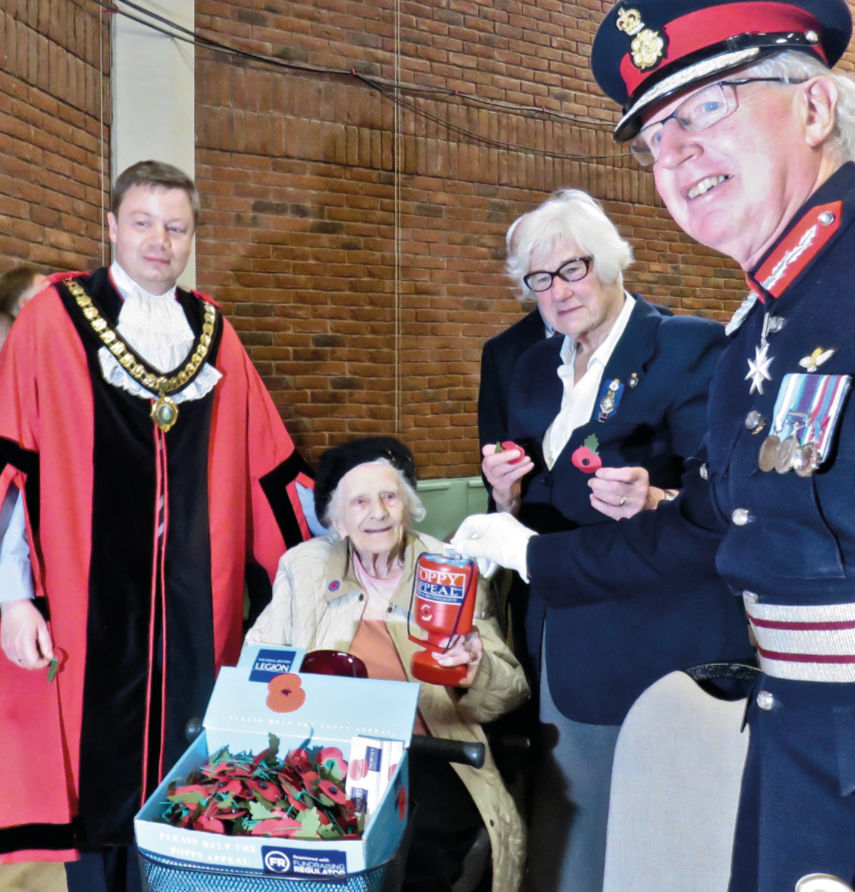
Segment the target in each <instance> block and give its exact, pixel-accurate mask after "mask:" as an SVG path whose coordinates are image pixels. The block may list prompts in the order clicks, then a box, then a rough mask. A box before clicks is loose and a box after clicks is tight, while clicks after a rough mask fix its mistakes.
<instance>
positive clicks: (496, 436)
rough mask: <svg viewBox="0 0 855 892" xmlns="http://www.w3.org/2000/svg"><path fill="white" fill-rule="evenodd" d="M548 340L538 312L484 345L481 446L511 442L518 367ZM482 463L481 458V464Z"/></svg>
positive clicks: (479, 389)
mask: <svg viewBox="0 0 855 892" xmlns="http://www.w3.org/2000/svg"><path fill="white" fill-rule="evenodd" d="M545 338H546V326H545V325H544V324H543V317H542V316H541V315H540V310H538V309H537V308H535V309H534V310H532V312H530V313H529V314H528V315H526V316H523V317H522V319H520V320H518V321H517V322H515V323H514V324H513V325H512V326H511V327H510V328H506V329H505V330H504V331H503V332H501V333H500V334H497V335H495V336H494V337H492V338H490V339H489V340H488V341H487V342H486V343H485V344H484V349H483V350H482V351H481V383H480V386H479V388H478V439H479V441H480V444H481V446H484V444H485V443H496V442H501V441H502V440H506V439H507V436H508V394H509V393H510V389H511V379H512V378H513V373H514V366H515V365H516V363H517V360H518V359H519V358H520V356H521V355H522V354H523V353H525V351H526V350H528V348H529V347H531V346H532V345H533V344H537V343H538V342H539V341H543V340H545ZM480 461H481V459H480V455H479V459H478V462H479V464H480Z"/></svg>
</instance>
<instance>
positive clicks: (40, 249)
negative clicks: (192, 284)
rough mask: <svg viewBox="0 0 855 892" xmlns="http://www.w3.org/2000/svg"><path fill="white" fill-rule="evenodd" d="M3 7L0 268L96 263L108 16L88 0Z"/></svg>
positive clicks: (104, 163) (9, 2) (102, 215)
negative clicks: (87, 0) (27, 264)
mask: <svg viewBox="0 0 855 892" xmlns="http://www.w3.org/2000/svg"><path fill="white" fill-rule="evenodd" d="M0 7H1V8H0V60H2V64H0V133H2V134H3V139H2V140H0V270H4V271H5V270H6V269H9V268H11V267H12V266H15V265H17V264H18V263H21V262H27V263H32V264H36V265H37V266H40V267H42V268H44V269H45V270H46V271H48V270H58V269H87V268H89V267H92V266H96V265H100V264H101V262H102V256H103V257H106V256H108V255H107V254H103V255H102V252H103V251H105V248H104V245H103V239H102V220H105V219H106V212H105V211H103V208H102V205H103V202H104V201H105V199H106V195H107V194H108V193H107V192H105V186H106V185H107V183H105V182H103V181H102V170H103V172H104V174H105V176H107V177H109V138H110V93H109V71H110V67H109V64H110V46H109V39H110V37H109V16H106V15H103V16H102V14H101V13H99V10H98V7H97V6H96V5H95V4H94V3H91V2H86V0H78V2H75V0H50V3H48V2H35V0H29V2H28V0H3V3H2V4H0ZM102 159H107V160H102Z"/></svg>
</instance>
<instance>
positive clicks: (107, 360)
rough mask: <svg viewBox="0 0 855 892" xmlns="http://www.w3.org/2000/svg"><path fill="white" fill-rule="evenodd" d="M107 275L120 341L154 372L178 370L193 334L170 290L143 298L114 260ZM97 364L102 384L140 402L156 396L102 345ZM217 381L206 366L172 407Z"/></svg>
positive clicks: (176, 396) (177, 395)
mask: <svg viewBox="0 0 855 892" xmlns="http://www.w3.org/2000/svg"><path fill="white" fill-rule="evenodd" d="M110 276H111V277H112V279H113V283H114V284H115V286H116V288H117V290H118V292H119V294H120V295H121V296H122V297H123V298H124V302H123V304H122V309H121V310H120V311H119V321H118V324H117V325H116V331H117V332H118V333H119V334H120V335H121V337H122V339H123V340H124V341H126V342H127V344H128V346H130V347H131V348H132V349H133V351H134V352H135V353H137V354H139V356H140V357H141V358H142V359H144V360H145V361H146V362H147V363H148V364H149V365H150V366H152V367H153V368H155V369H157V371H159V372H170V371H172V370H173V369H175V368H177V367H178V366H180V365H181V364H182V363H183V362H184V361H185V360H186V359H187V357H188V356H189V354H190V350H191V349H192V347H193V341H194V336H193V330H192V329H191V328H190V323H189V322H188V321H187V317H186V316H185V315H184V310H183V309H182V308H181V304H180V303H178V301H177V300H176V299H175V289H174V288H171V289H170V290H169V291H167V292H166V293H165V294H149V293H148V292H147V291H144V290H143V289H142V288H140V286H139V285H138V284H137V283H136V282H135V281H134V280H133V279H132V278H131V277H130V276H129V275H128V274H127V273H126V272H125V271H124V270H123V269H122V268H121V267H120V266H119V264H118V263H116V262H113V264H112V265H111V266H110ZM98 361H99V363H100V365H101V374H102V375H103V376H104V380H105V381H107V382H108V383H110V384H112V385H113V386H114V387H121V388H122V389H123V390H126V391H128V392H129V393H132V394H133V395H134V396H138V397H141V398H142V399H150V398H151V397H152V396H156V394H152V393H151V391H149V390H147V389H146V388H145V387H143V386H142V385H141V384H139V383H138V382H137V381H135V380H134V379H133V378H132V377H131V376H130V375H129V374H128V373H127V372H126V371H125V370H124V369H123V368H122V366H121V365H120V364H119V362H118V360H117V359H116V357H115V356H114V355H113V354H112V353H111V352H110V351H109V350H108V349H107V348H106V347H101V349H100V350H99V351H98ZM221 377H222V375H221V374H220V373H219V372H218V371H217V370H216V369H215V368H214V367H213V366H212V365H210V364H209V363H207V362H206V363H205V364H204V365H203V366H202V368H201V369H200V370H199V374H198V375H197V376H196V377H195V378H194V379H193V380H192V381H191V382H190V383H189V384H188V385H187V386H186V387H184V388H183V389H182V390H180V391H178V392H177V393H173V394H170V396H171V397H172V399H173V400H175V402H176V403H183V402H187V401H189V400H198V399H201V398H202V397H203V396H205V395H206V394H207V393H209V392H210V391H211V390H213V388H214V386H215V385H216V383H217V381H219V380H220V378H221Z"/></svg>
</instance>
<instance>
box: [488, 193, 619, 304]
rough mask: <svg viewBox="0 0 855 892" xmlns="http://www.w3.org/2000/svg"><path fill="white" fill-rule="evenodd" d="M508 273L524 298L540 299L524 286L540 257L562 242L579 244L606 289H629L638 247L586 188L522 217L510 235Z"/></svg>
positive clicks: (557, 196) (551, 200) (555, 198)
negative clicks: (626, 281)
mask: <svg viewBox="0 0 855 892" xmlns="http://www.w3.org/2000/svg"><path fill="white" fill-rule="evenodd" d="M505 241H506V245H507V253H508V259H507V265H506V271H507V274H508V275H509V276H510V277H511V279H513V281H514V282H515V283H516V284H517V286H518V287H519V289H520V297H521V298H523V299H525V298H530V297H535V296H536V295H534V293H533V292H532V291H530V290H529V289H528V288H527V287H526V286H525V283H524V282H523V278H524V277H525V276H526V275H528V273H530V272H531V271H532V269H531V258H532V255H534V254H536V253H537V254H543V253H550V252H551V251H552V250H553V249H554V248H556V247H558V246H560V245H561V244H562V243H567V242H573V243H574V244H575V245H576V247H577V248H578V249H579V251H580V252H581V253H582V254H583V255H586V256H590V257H593V259H594V262H593V275H595V276H596V278H597V279H598V281H599V282H600V283H601V284H602V285H613V284H617V285H618V286H620V287H621V288H622V287H623V271H624V270H625V269H626V268H627V267H628V266H629V265H630V264H631V263H632V246H631V245H630V244H629V242H628V241H626V239H623V238H621V236H620V233H619V232H618V231H617V228H616V227H615V225H614V223H612V221H611V220H610V219H609V218H608V216H607V215H606V212H605V211H604V210H603V208H602V206H601V205H600V203H599V202H598V201H596V200H595V199H593V198H592V197H591V196H590V195H588V193H587V192H583V191H582V190H581V189H559V190H557V191H556V192H553V193H552V195H551V196H550V197H549V198H548V199H547V200H546V201H544V202H543V204H541V205H539V206H538V207H536V208H535V209H534V210H533V211H529V212H528V213H526V214H523V215H522V216H521V217H518V218H517V219H516V220H514V222H513V223H512V224H511V225H510V227H509V229H508V233H507V236H506V239H505Z"/></svg>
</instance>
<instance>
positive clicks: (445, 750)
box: [410, 734, 486, 768]
mask: <svg viewBox="0 0 855 892" xmlns="http://www.w3.org/2000/svg"><path fill="white" fill-rule="evenodd" d="M410 752H411V753H414V754H418V755H420V756H427V757H428V758H430V759H437V760H440V759H441V760H442V761H444V762H457V763H459V764H461V765H471V766H472V767H473V768H481V767H482V766H483V765H484V757H485V753H486V747H485V746H484V744H483V743H472V742H469V741H465V740H449V739H447V738H445V737H429V736H427V735H425V734H413V737H412V740H411V741H410Z"/></svg>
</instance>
